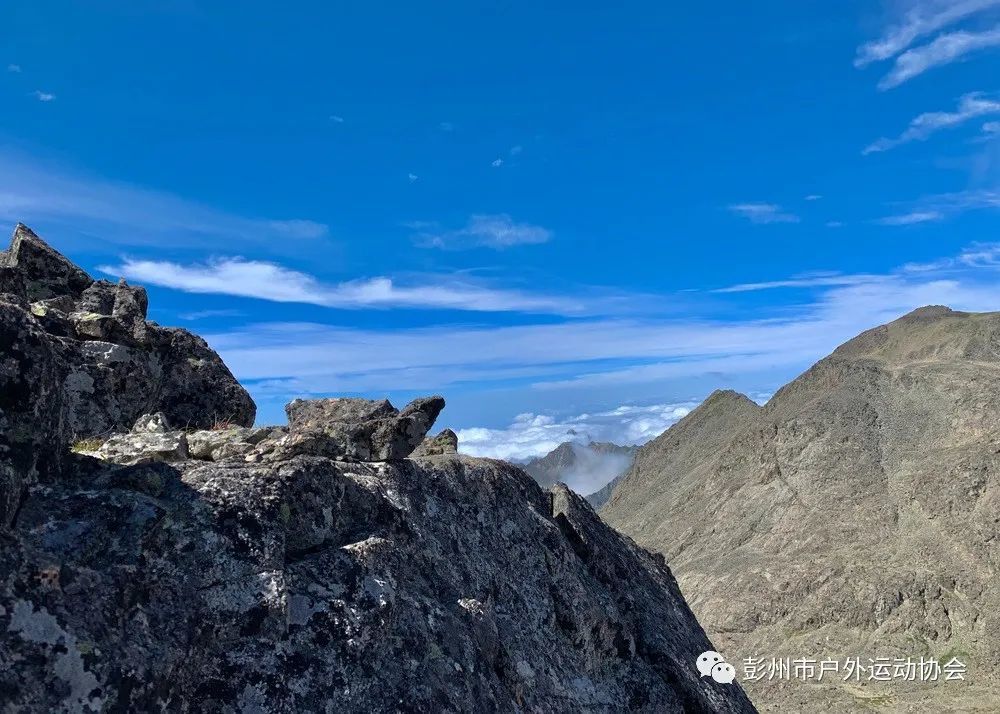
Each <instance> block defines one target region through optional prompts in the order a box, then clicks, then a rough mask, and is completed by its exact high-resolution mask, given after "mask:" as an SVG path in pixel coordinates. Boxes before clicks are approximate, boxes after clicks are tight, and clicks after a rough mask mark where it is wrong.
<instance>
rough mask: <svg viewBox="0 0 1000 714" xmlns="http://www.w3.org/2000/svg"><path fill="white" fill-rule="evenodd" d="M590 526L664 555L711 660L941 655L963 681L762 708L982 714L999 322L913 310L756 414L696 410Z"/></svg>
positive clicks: (992, 629)
mask: <svg viewBox="0 0 1000 714" xmlns="http://www.w3.org/2000/svg"><path fill="white" fill-rule="evenodd" d="M601 514H602V516H603V517H604V518H605V519H606V520H607V521H608V522H609V523H611V524H612V525H613V526H615V527H616V528H618V529H619V530H621V531H622V532H623V533H625V534H626V535H629V536H631V537H632V538H634V539H635V540H636V541H637V542H638V543H639V544H640V545H643V546H646V547H648V548H651V549H654V550H657V551H659V552H661V553H663V554H664V555H665V556H666V558H667V561H668V562H669V563H670V566H671V568H672V569H673V571H674V573H675V574H676V576H677V577H678V581H679V583H680V584H681V588H682V590H683V592H684V594H685V596H686V598H687V599H688V601H689V602H690V603H691V606H692V608H693V609H694V611H695V613H696V614H697V615H698V617H699V619H700V620H701V622H702V623H703V624H704V626H705V628H706V629H707V630H708V632H709V635H710V636H711V637H713V639H714V640H715V642H716V644H717V645H719V647H720V648H721V649H720V651H721V652H722V653H723V654H724V655H727V656H730V657H731V658H734V659H735V658H744V657H750V656H763V657H766V658H770V657H780V656H789V657H793V658H794V657H799V658H801V657H815V658H827V657H829V658H844V657H848V656H861V657H863V658H867V657H877V656H889V657H893V656H895V657H902V658H905V657H908V656H912V657H914V658H916V657H919V656H924V657H935V658H940V659H941V660H947V659H949V658H951V657H956V656H958V657H959V659H960V660H964V663H965V665H966V666H967V667H968V672H969V674H967V675H966V679H965V681H962V682H948V684H949V685H952V686H948V687H944V686H941V685H935V686H929V685H928V684H926V683H921V682H906V681H902V682H900V681H893V682H891V683H885V684H880V683H877V682H875V683H871V682H867V681H864V682H861V683H858V684H854V683H845V682H844V681H842V680H841V679H840V678H835V679H829V678H828V679H827V680H825V681H824V682H822V683H819V682H815V681H813V682H812V683H810V684H808V685H807V684H803V683H801V682H794V683H788V682H785V683H784V685H785V686H781V685H780V684H778V683H771V682H768V681H767V680H763V681H759V682H750V683H745V685H746V686H747V689H748V692H749V693H750V695H751V698H752V699H754V701H755V703H756V704H757V705H758V706H759V707H761V709H762V710H764V709H766V710H775V711H821V710H822V711H834V712H840V711H843V712H850V711H858V710H859V709H864V708H869V707H870V706H872V704H871V703H872V702H881V703H882V704H888V705H890V706H892V707H894V708H895V709H896V710H897V711H932V710H938V711H940V710H943V709H947V710H949V711H958V710H961V711H998V710H1000V686H998V679H997V676H996V674H994V665H995V663H996V662H997V661H998V660H1000V590H998V589H997V587H996V586H995V579H996V573H997V570H998V567H1000V553H998V550H997V548H996V545H995V544H996V542H997V538H998V536H1000V515H998V514H1000V313H983V314H973V313H962V312H956V311H952V310H950V309H948V308H945V307H940V306H934V307H927V308H921V309H919V310H916V311H914V312H911V313H909V314H908V315H905V316H904V317H902V318H900V319H898V320H896V321H894V322H892V323H890V324H888V325H883V326H881V327H877V328H875V329H872V330H869V331H867V332H865V333H862V334H861V335H859V336H858V337H856V338H854V339H852V340H850V341H849V342H847V343H845V344H844V345H842V346H841V347H839V348H838V349H837V350H835V351H834V352H833V353H832V354H831V355H830V356H828V357H826V358H825V359H823V360H820V361H819V362H818V363H817V364H816V365H814V366H813V367H811V368H810V369H809V370H807V371H806V372H805V373H804V374H802V375H801V376H800V377H798V378H797V379H795V380H793V381H792V382H791V383H789V384H788V385H786V386H785V387H783V388H782V389H781V390H779V391H778V392H777V393H776V394H775V395H774V396H773V397H772V398H771V400H770V401H769V402H768V403H767V404H766V405H765V406H763V407H759V406H757V405H756V404H754V403H753V402H752V401H750V400H749V399H747V398H746V397H743V396H742V395H739V394H737V393H735V392H729V391H727V392H716V393H714V394H713V395H712V396H710V397H709V398H708V399H707V400H706V401H705V402H704V403H703V404H702V405H701V406H699V407H698V408H697V409H695V410H694V411H693V412H691V413H690V414H689V415H687V416H686V417H685V418H684V419H682V420H681V421H680V422H678V423H677V424H675V425H674V426H672V427H671V428H670V429H668V430H667V431H666V432H665V433H664V434H663V435H661V436H660V437H658V438H657V439H655V440H654V441H652V442H650V443H649V444H647V445H646V446H644V447H643V448H642V449H641V450H640V452H639V454H638V456H637V457H636V461H635V464H634V465H633V467H632V468H631V469H629V471H628V472H627V473H626V474H625V475H624V476H623V477H622V478H621V479H620V481H619V483H618V485H617V487H616V488H614V491H613V493H612V495H611V497H610V499H609V500H608V502H607V503H606V505H605V506H604V507H603V509H602V511H601Z"/></svg>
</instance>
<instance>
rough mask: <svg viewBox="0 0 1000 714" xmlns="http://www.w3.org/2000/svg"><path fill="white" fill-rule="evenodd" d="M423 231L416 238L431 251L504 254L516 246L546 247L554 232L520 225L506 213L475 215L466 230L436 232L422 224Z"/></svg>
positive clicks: (432, 226)
mask: <svg viewBox="0 0 1000 714" xmlns="http://www.w3.org/2000/svg"><path fill="white" fill-rule="evenodd" d="M418 225H419V226H420V228H421V231H420V232H419V233H418V234H417V235H416V236H415V238H416V240H417V243H418V244H419V245H422V246H425V247H430V248H443V249H448V250H462V249H467V248H481V247H485V248H493V249H496V250H501V249H504V248H510V247H512V246H516V245H531V244H537V243H546V242H548V241H549V240H551V238H552V232H551V231H549V230H548V229H546V228H542V227H541V226H536V225H532V224H530V223H517V222H515V221H514V220H513V219H512V218H511V217H510V216H508V215H507V214H506V213H499V214H495V215H474V216H472V217H470V218H469V222H468V223H467V224H466V225H465V227H463V228H458V229H456V230H435V228H436V226H435V225H434V224H430V225H428V224H426V223H423V224H418Z"/></svg>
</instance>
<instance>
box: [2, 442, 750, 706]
mask: <svg viewBox="0 0 1000 714" xmlns="http://www.w3.org/2000/svg"><path fill="white" fill-rule="evenodd" d="M145 433H146V434H149V433H150V432H145ZM154 433H155V432H154ZM87 464H88V467H87V468H88V470H87V472H86V474H85V476H79V475H78V476H76V477H74V478H72V479H64V480H60V481H56V482H53V483H50V484H47V485H46V486H45V487H44V488H41V487H35V488H33V489H31V490H30V491H29V492H28V495H27V498H26V499H25V500H24V502H23V505H22V507H21V508H20V511H19V513H18V517H17V519H16V523H15V524H14V527H13V528H12V529H11V530H10V531H9V532H8V534H7V535H5V536H4V537H3V539H2V540H0V692H3V694H4V700H5V702H6V704H7V706H8V707H9V708H10V709H11V710H12V711H76V712H82V711H160V710H169V711H179V712H193V711H234V712H248V711H266V712H289V713H290V712H296V713H298V712H342V713H344V714H351V713H354V712H358V713H361V712H364V713H367V712H397V711H414V712H445V711H448V712H480V711H491V712H511V713H514V712H525V711H531V712H552V713H556V712H566V711H585V712H650V713H653V712H655V713H657V714H659V713H660V712H678V713H680V712H752V711H753V708H752V706H751V705H750V704H749V702H748V701H747V699H746V697H745V695H744V694H743V692H742V690H741V689H740V688H739V685H737V684H728V685H727V684H719V683H716V682H714V681H712V680H711V678H701V677H699V676H698V672H697V670H696V668H695V666H694V662H695V659H696V657H697V656H698V655H699V654H700V653H701V652H703V651H705V650H710V649H713V647H712V645H711V643H710V642H709V641H708V639H707V638H706V637H705V635H704V633H703V632H702V630H701V628H700V627H699V625H698V623H697V621H696V620H695V619H694V617H693V615H692V614H691V612H690V610H689V609H688V607H687V605H686V604H685V602H684V600H683V598H682V597H681V595H680V592H679V591H678V589H677V585H676V583H675V581H674V579H673V576H672V575H671V574H670V571H669V570H668V569H667V568H666V567H665V565H664V563H663V561H662V559H660V558H658V557H654V556H652V555H650V554H649V553H647V552H645V551H643V550H641V549H639V548H638V547H636V546H635V545H634V544H633V543H632V542H631V541H629V540H628V539H626V538H624V537H622V536H620V535H618V534H617V533H615V532H614V531H613V530H611V529H610V528H609V527H607V526H605V525H604V524H603V523H602V522H601V520H600V519H599V518H598V517H597V516H596V514H594V512H593V511H592V510H591V509H590V507H589V506H588V505H587V504H586V502H585V501H583V500H582V499H581V498H579V497H578V496H576V495H575V494H573V493H571V492H569V491H568V490H566V489H563V488H557V489H556V490H555V491H553V492H552V493H551V494H549V493H545V492H543V491H542V490H541V489H540V488H539V487H538V485H537V484H535V483H534V481H532V480H531V479H530V478H529V477H528V476H527V475H526V474H524V473H523V472H522V471H520V470H519V469H517V468H515V467H513V466H510V465H508V464H505V463H503V462H498V461H488V460H482V459H472V458H466V457H460V456H440V457H436V458H433V459H421V460H419V461H414V460H394V461H386V462H381V463H346V462H340V461H335V460H333V459H329V458H325V457H308V456H296V457H293V458H291V459H288V460H284V461H281V462H276V463H257V464H252V463H251V464H248V463H245V462H241V461H239V460H230V461H226V462H217V463H207V462H204V461H197V460H187V461H180V462H176V463H171V464H165V463H145V464H139V465H135V466H110V465H100V463H99V462H94V461H88V462H87ZM401 702H405V706H404V705H402V704H400V703H401Z"/></svg>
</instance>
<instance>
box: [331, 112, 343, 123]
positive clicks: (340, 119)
mask: <svg viewBox="0 0 1000 714" xmlns="http://www.w3.org/2000/svg"><path fill="white" fill-rule="evenodd" d="M330 121H332V122H333V123H334V124H343V123H344V117H342V116H340V115H339V114H331V115H330Z"/></svg>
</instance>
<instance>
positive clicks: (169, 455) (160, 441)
mask: <svg viewBox="0 0 1000 714" xmlns="http://www.w3.org/2000/svg"><path fill="white" fill-rule="evenodd" d="M92 455H93V456H95V457H96V458H98V459H100V460H101V461H109V462H111V463H114V464H123V465H126V466H130V465H133V464H144V463H153V462H163V463H171V462H175V461H185V460H186V459H187V458H188V442H187V435H186V434H185V433H184V432H183V431H169V432H159V431H136V432H130V433H128V434H113V435H112V436H111V437H109V438H108V439H107V440H106V441H105V442H104V443H103V444H102V445H101V447H100V448H99V449H97V451H95V452H93V454H92Z"/></svg>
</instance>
